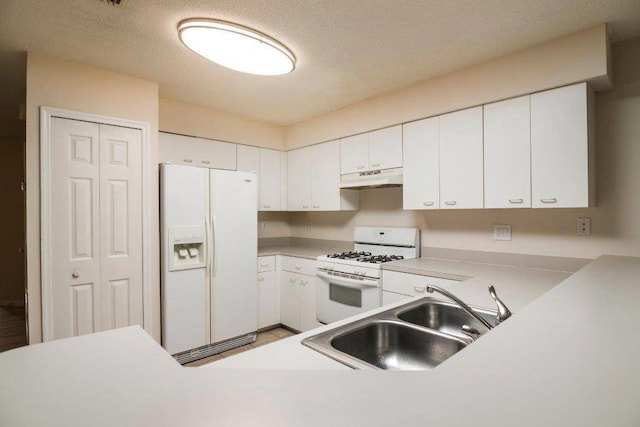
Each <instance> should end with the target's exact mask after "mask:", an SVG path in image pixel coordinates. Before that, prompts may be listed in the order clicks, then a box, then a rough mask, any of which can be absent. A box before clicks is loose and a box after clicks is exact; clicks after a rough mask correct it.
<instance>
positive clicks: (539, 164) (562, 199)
mask: <svg viewBox="0 0 640 427" xmlns="http://www.w3.org/2000/svg"><path fill="white" fill-rule="evenodd" d="M531 195H532V206H533V207H534V208H541V207H545V208H563V207H586V206H589V144H588V128H587V87H586V83H580V84H577V85H573V86H567V87H562V88H559V89H553V90H549V91H546V92H540V93H534V94H533V95H531Z"/></svg>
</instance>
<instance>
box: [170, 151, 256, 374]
mask: <svg viewBox="0 0 640 427" xmlns="http://www.w3.org/2000/svg"><path fill="white" fill-rule="evenodd" d="M256 181H257V178H256V175H255V174H254V173H249V172H235V171H226V170H215V169H206V168H199V167H194V166H181V165H171V164H162V165H160V206H161V208H160V222H161V233H160V235H161V248H162V260H161V262H162V275H161V303H162V304H161V305H162V345H163V347H164V348H165V349H166V350H167V351H168V352H169V353H171V354H173V355H174V357H176V359H178V361H180V362H182V363H186V362H188V361H190V360H196V359H199V358H202V357H206V356H209V355H212V354H216V353H219V352H221V351H224V350H227V349H231V348H234V347H237V346H239V345H243V344H247V343H250V342H253V341H254V340H255V337H256V330H257V328H258V319H257V312H258V309H257V305H258V295H257V282H256V276H257V256H258V253H257V251H258V249H257V246H258V240H257V238H258V236H257V204H256V199H257V182H256Z"/></svg>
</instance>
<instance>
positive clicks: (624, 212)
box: [291, 38, 640, 258]
mask: <svg viewBox="0 0 640 427" xmlns="http://www.w3.org/2000/svg"><path fill="white" fill-rule="evenodd" d="M612 54H613V70H614V74H613V75H614V88H613V90H609V91H605V92H600V93H597V94H596V130H597V158H596V162H597V167H596V176H597V178H596V180H597V199H598V205H597V207H594V208H588V209H536V210H533V209H527V210H515V209H514V210H508V209H491V210H461V211H453V210H447V211H403V210H402V190H401V189H382V190H365V191H362V192H361V199H360V211H358V212H346V213H331V214H324V215H323V214H319V213H292V214H291V235H292V236H294V237H309V238H318V239H331V240H351V238H352V236H353V228H354V227H355V226H356V225H389V226H418V227H420V228H421V230H422V245H423V246H429V247H436V248H437V247H439V248H453V249H469V250H482V251H494V252H508V253H522V254H536V255H554V256H569V257H586V258H593V257H597V256H598V255H600V254H617V255H631V256H640V223H639V222H638V221H637V218H638V215H639V213H640V191H638V183H640V167H638V165H640V139H639V135H640V38H635V39H632V40H627V41H623V42H620V43H616V44H615V45H613V47H612ZM525 65H526V64H523V65H522V67H525ZM513 72H514V73H518V74H522V73H524V71H522V72H521V71H520V70H519V69H518V68H514V70H513ZM470 89H471V90H473V88H470ZM353 108H356V107H355V106H354V107H353ZM336 120H337V119H336ZM578 216H587V217H591V218H592V224H591V227H592V235H591V236H588V237H584V236H577V235H576V218H577V217H578ZM307 221H312V222H313V229H312V230H308V227H307ZM493 224H511V225H512V233H513V240H512V241H510V242H503V241H494V240H493V238H492V231H493Z"/></svg>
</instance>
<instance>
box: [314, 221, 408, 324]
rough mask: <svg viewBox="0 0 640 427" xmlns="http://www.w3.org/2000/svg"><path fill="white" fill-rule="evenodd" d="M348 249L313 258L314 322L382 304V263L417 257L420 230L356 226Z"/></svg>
mask: <svg viewBox="0 0 640 427" xmlns="http://www.w3.org/2000/svg"><path fill="white" fill-rule="evenodd" d="M354 241H355V243H354V248H353V251H352V252H343V253H339V254H328V255H321V256H319V257H318V258H317V271H316V275H317V276H318V279H319V280H318V281H317V284H318V290H317V300H316V306H317V307H316V308H317V315H318V321H319V322H321V323H331V322H335V321H337V320H341V319H345V318H347V317H350V316H353V315H356V314H359V313H363V312H365V311H369V310H371V309H374V308H377V307H380V306H381V303H382V280H381V279H382V264H383V263H385V262H390V261H397V260H400V259H409V258H416V257H418V256H420V230H419V229H417V228H401V227H356V230H355V233H354Z"/></svg>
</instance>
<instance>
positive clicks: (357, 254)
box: [327, 251, 371, 260]
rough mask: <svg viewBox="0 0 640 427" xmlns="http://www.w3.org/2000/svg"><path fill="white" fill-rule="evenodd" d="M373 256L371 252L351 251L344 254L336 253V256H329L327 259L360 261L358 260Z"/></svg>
mask: <svg viewBox="0 0 640 427" xmlns="http://www.w3.org/2000/svg"><path fill="white" fill-rule="evenodd" d="M370 256H371V252H363V251H360V252H354V251H349V252H342V253H339V254H338V253H335V254H329V255H327V257H329V258H337V259H356V260H358V258H366V257H370Z"/></svg>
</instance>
